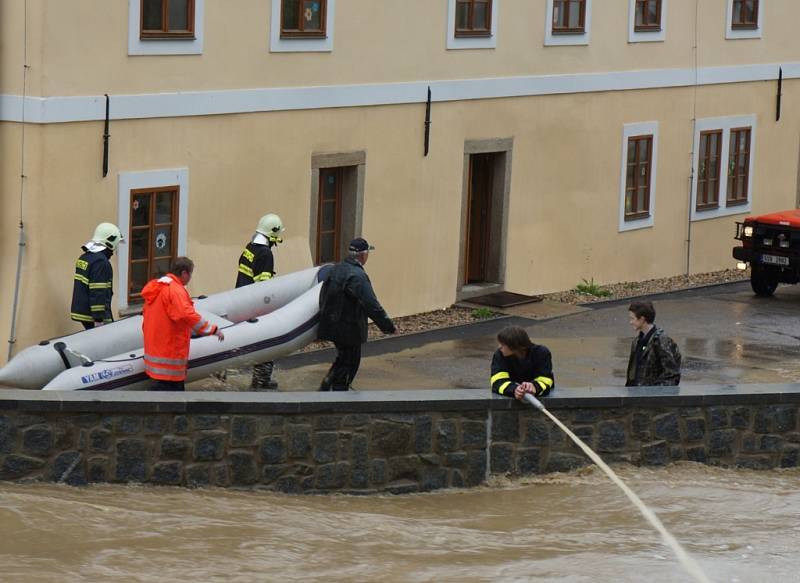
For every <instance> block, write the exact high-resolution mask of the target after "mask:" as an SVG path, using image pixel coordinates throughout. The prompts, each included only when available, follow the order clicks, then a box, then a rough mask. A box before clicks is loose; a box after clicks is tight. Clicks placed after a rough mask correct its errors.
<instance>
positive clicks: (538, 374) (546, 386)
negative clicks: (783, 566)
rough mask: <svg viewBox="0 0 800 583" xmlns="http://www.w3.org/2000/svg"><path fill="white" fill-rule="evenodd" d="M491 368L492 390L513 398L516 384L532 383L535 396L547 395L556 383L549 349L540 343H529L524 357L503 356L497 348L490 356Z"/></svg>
mask: <svg viewBox="0 0 800 583" xmlns="http://www.w3.org/2000/svg"><path fill="white" fill-rule="evenodd" d="M491 370H492V376H491V379H490V381H489V382H490V383H491V386H492V392H493V393H497V394H498V395H504V396H506V397H512V398H513V397H514V390H515V389H516V388H517V385H519V384H520V383H524V382H529V383H532V384H533V388H534V389H535V390H536V396H537V397H543V396H545V395H547V394H548V393H549V392H550V391H552V390H553V388H554V387H555V385H556V381H555V377H554V376H553V359H552V356H551V355H550V350H548V348H547V347H546V346H542V345H541V344H531V346H530V348H529V349H528V354H527V355H526V356H525V358H517V357H516V356H514V355H513V354H512V355H511V356H503V353H502V352H500V349H499V348H498V349H497V350H496V351H495V353H494V356H493V357H492V369H491Z"/></svg>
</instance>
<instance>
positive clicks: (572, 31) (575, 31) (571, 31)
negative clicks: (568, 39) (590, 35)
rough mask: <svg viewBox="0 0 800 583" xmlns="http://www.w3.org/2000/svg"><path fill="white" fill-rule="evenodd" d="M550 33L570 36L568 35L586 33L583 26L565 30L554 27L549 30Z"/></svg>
mask: <svg viewBox="0 0 800 583" xmlns="http://www.w3.org/2000/svg"><path fill="white" fill-rule="evenodd" d="M551 34H552V35H553V36H570V35H573V36H579V35H582V34H586V29H585V28H581V29H577V28H576V29H569V30H565V29H555V28H554V29H553V30H552V31H551Z"/></svg>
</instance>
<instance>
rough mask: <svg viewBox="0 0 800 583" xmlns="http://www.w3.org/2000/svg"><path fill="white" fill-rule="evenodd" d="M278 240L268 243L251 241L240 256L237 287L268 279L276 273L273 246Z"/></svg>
mask: <svg viewBox="0 0 800 583" xmlns="http://www.w3.org/2000/svg"><path fill="white" fill-rule="evenodd" d="M277 242H279V241H276V242H272V241H269V242H268V243H267V244H266V245H262V244H259V243H255V242H250V243H248V244H247V247H245V249H244V251H242V255H241V256H240V257H239V273H238V275H237V276H236V287H242V286H244V285H250V284H251V283H256V282H259V281H267V280H268V279H272V277H273V276H274V275H275V259H274V257H273V256H272V246H273V245H275V244H276V243H277Z"/></svg>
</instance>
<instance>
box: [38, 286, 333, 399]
mask: <svg viewBox="0 0 800 583" xmlns="http://www.w3.org/2000/svg"><path fill="white" fill-rule="evenodd" d="M321 288H322V285H321V284H318V285H316V286H315V287H314V288H312V289H310V290H308V291H307V292H305V293H304V294H303V295H301V296H300V297H299V298H297V299H295V300H293V301H292V302H290V303H289V304H288V305H287V306H285V307H283V308H281V309H280V310H277V311H275V312H272V313H270V314H267V315H265V316H261V317H259V318H253V319H250V320H246V321H244V322H240V323H238V324H232V323H231V324H229V325H228V326H227V327H226V328H225V327H224V332H225V340H223V341H222V342H220V341H219V339H218V338H217V337H216V336H203V337H202V338H194V339H192V340H191V344H190V347H189V366H188V370H187V375H186V382H192V381H196V380H199V379H202V378H205V377H207V376H208V375H210V374H212V373H214V372H217V371H220V370H223V369H225V368H228V367H240V366H252V365H254V364H256V363H260V362H267V361H271V360H276V359H279V358H280V357H282V356H286V355H287V354H290V353H292V352H294V351H295V350H299V349H300V348H302V347H303V346H306V345H307V344H308V343H309V342H311V341H313V340H314V339H316V337H317V324H318V322H319V292H320V289H321ZM143 353H144V350H143V349H141V348H139V349H137V350H135V351H133V352H130V353H123V354H119V355H117V356H114V357H112V358H108V359H104V360H98V361H95V362H91V363H86V364H83V365H81V366H77V367H73V368H70V369H68V370H65V371H63V372H62V373H61V374H59V375H58V376H57V377H56V378H54V379H53V380H52V381H50V382H49V383H48V384H47V385H46V386H45V387H44V390H46V391H88V390H92V391H112V390H134V391H135V390H147V388H148V387H149V386H150V385H151V384H152V383H153V381H152V380H151V379H150V378H149V377H148V376H147V375H146V374H145V372H144V358H143Z"/></svg>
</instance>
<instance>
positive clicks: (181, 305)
mask: <svg viewBox="0 0 800 583" xmlns="http://www.w3.org/2000/svg"><path fill="white" fill-rule="evenodd" d="M142 298H144V302H145V304H144V311H143V316H144V323H143V324H142V330H143V332H144V368H145V372H146V373H147V376H149V377H150V378H153V379H159V380H164V381H182V380H184V379H185V378H186V368H187V365H188V364H189V341H190V338H191V335H192V332H194V333H195V334H197V335H199V336H208V335H210V334H214V333H216V331H217V327H216V326H215V325H214V324H211V323H210V322H209V321H208V320H206V319H204V318H203V317H202V316H200V314H198V313H197V312H196V311H195V309H194V304H193V303H192V298H191V297H190V296H189V292H188V291H186V287H185V286H184V285H183V284H182V283H181V281H180V280H179V279H178V277H177V276H175V275H173V274H171V273H168V274H167V275H165V276H164V277H161V278H159V279H154V280H151V281H150V282H148V283H147V285H146V286H144V289H142Z"/></svg>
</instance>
